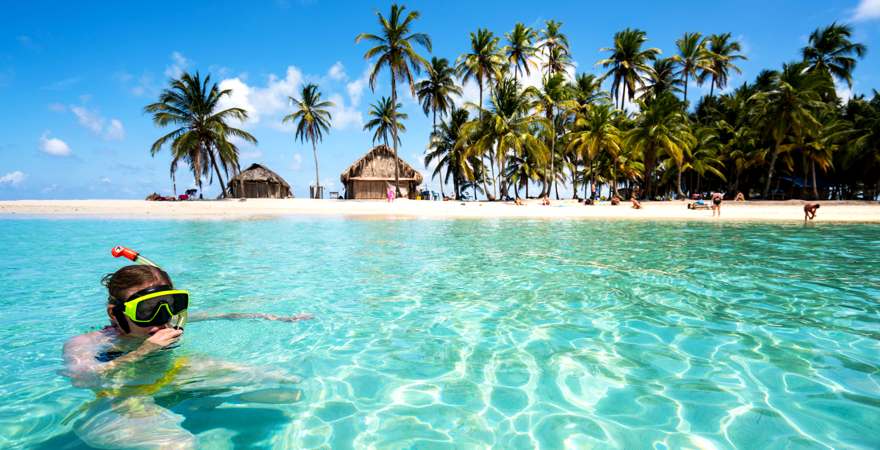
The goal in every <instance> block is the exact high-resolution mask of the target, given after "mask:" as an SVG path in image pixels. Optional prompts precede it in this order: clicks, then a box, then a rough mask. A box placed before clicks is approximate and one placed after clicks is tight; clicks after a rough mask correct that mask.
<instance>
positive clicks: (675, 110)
mask: <svg viewBox="0 0 880 450" xmlns="http://www.w3.org/2000/svg"><path fill="white" fill-rule="evenodd" d="M682 106H683V105H682V103H681V102H680V101H679V100H678V99H677V98H676V97H675V96H674V95H672V94H671V93H666V94H664V95H662V96H660V97H657V98H655V99H653V100H652V101H651V102H650V103H645V102H640V108H641V111H642V112H641V114H640V115H639V117H638V118H637V119H636V123H635V127H634V128H633V129H632V130H630V131H629V132H628V133H627V134H626V139H625V140H626V145H627V146H630V147H632V148H633V149H634V150H636V151H638V152H639V153H641V154H642V155H644V158H645V192H646V194H647V195H648V198H653V196H654V183H653V171H654V165H655V163H656V161H657V157H658V156H663V155H666V156H668V157H669V158H670V159H672V160H673V161H674V162H675V165H676V166H677V168H678V181H677V183H676V192H677V193H678V195H680V196H684V192H682V190H681V172H682V167H683V166H684V161H685V157H686V156H687V154H688V152H689V151H690V149H691V148H692V147H693V146H694V144H695V142H694V136H693V134H691V130H690V126H689V124H688V118H687V115H686V114H685V113H684V110H683V108H682Z"/></svg>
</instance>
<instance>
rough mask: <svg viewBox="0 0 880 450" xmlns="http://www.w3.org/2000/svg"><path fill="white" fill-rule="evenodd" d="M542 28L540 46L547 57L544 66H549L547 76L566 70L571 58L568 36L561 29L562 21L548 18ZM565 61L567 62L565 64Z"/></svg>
mask: <svg viewBox="0 0 880 450" xmlns="http://www.w3.org/2000/svg"><path fill="white" fill-rule="evenodd" d="M544 25H545V28H544V29H543V30H541V45H540V48H541V50H542V51H543V53H544V55H545V56H546V58H547V61H546V62H545V65H544V67H546V68H547V76H550V75H552V74H554V73H559V72H561V71H562V70H565V66H566V65H570V64H569V63H567V61H568V58H569V53H570V52H569V46H568V37H567V36H566V35H565V34H563V33H562V31H560V30H561V29H562V22H557V21H555V20H548V21H547V22H545V23H544ZM563 62H565V64H563Z"/></svg>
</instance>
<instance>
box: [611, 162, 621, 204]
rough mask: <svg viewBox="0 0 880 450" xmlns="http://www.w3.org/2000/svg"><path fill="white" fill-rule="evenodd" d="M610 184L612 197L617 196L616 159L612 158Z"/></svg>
mask: <svg viewBox="0 0 880 450" xmlns="http://www.w3.org/2000/svg"><path fill="white" fill-rule="evenodd" d="M611 183H612V185H611V189H613V190H614V195H617V158H614V167H612V168H611ZM618 197H619V195H618Z"/></svg>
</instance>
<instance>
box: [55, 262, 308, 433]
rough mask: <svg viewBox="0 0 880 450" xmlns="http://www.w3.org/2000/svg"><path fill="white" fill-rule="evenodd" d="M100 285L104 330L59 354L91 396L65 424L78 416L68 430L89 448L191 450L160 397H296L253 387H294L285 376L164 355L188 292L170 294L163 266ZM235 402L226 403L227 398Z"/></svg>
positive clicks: (179, 325) (129, 270)
mask: <svg viewBox="0 0 880 450" xmlns="http://www.w3.org/2000/svg"><path fill="white" fill-rule="evenodd" d="M102 284H103V285H104V286H105V287H106V288H107V291H108V294H109V300H108V302H107V304H106V312H107V316H108V318H109V320H110V325H108V326H106V327H104V328H102V329H100V330H98V331H94V332H91V333H86V334H82V335H79V336H76V337H73V338H71V339H69V340H68V341H67V342H66V343H65V344H64V349H63V355H64V362H65V374H66V375H67V376H68V377H69V378H70V379H71V381H72V383H73V385H74V386H77V387H83V388H89V389H92V390H93V391H95V397H96V398H95V400H93V401H92V402H89V403H86V404H85V405H83V406H82V407H81V408H80V409H79V410H77V411H75V412H74V413H73V414H72V415H71V416H68V418H67V419H65V422H67V421H70V420H73V419H74V418H76V419H77V420H76V422H75V424H74V431H75V433H76V434H77V435H78V436H79V437H80V438H81V439H82V440H83V441H84V442H86V443H87V444H88V445H90V446H93V447H98V448H117V447H125V448H195V447H196V446H197V442H196V438H195V436H194V435H193V434H192V433H190V432H189V431H187V430H186V429H184V428H183V427H182V426H181V423H182V422H183V420H184V417H183V416H180V415H178V414H176V413H174V412H172V411H170V410H169V409H167V408H166V407H163V406H159V404H157V402H156V400H158V399H159V398H160V397H159V396H160V395H161V394H162V393H165V395H166V396H170V398H172V399H178V400H177V401H180V399H181V398H186V397H187V396H190V397H193V396H198V395H203V396H210V395H215V394H216V393H217V392H218V389H221V390H222V392H224V393H228V394H235V395H239V396H240V398H242V399H245V398H247V400H248V401H252V402H257V403H261V402H265V403H279V402H282V403H283V402H291V401H296V400H298V399H299V396H300V391H297V390H294V389H291V388H274V389H262V390H260V389H256V390H255V389H254V388H253V386H255V385H259V384H261V383H262V384H266V383H270V384H279V383H280V384H283V385H290V384H292V383H296V382H297V379H296V378H295V377H292V376H290V375H286V374H284V373H280V372H277V371H274V370H267V369H265V368H260V369H257V368H251V367H246V366H240V365H236V364H232V363H228V362H220V361H214V360H210V359H207V358H201V359H197V358H194V357H186V356H181V357H175V356H174V355H173V352H172V351H170V350H171V348H172V347H174V346H175V344H178V343H179V342H180V339H181V337H182V336H183V334H184V329H183V325H184V323H185V321H186V318H187V311H186V310H187V307H188V303H189V295H188V293H187V292H186V291H182V290H177V289H174V288H173V283H172V282H171V278H170V277H169V276H168V274H167V273H166V272H165V271H163V270H162V269H160V268H158V267H154V266H150V265H130V266H125V267H122V268H121V269H119V270H117V271H116V272H114V273H112V274H108V275H106V276H105V277H104V278H103V279H102ZM308 318H310V317H309V316H308V315H297V316H292V317H279V316H275V315H270V314H243V313H238V314H220V315H201V316H199V315H193V316H192V317H189V321H190V322H196V321H200V320H215V319H265V320H273V321H282V322H295V321H298V320H303V319H308ZM199 392H201V394H199ZM187 393H188V394H187ZM212 393H214V394H212ZM224 395H226V394H224ZM234 397H235V396H234V395H229V396H228V397H225V398H228V399H229V401H232V400H234ZM162 403H163V404H166V403H168V401H167V400H163V401H162Z"/></svg>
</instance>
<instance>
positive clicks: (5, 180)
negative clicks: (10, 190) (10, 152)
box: [0, 170, 27, 186]
mask: <svg viewBox="0 0 880 450" xmlns="http://www.w3.org/2000/svg"><path fill="white" fill-rule="evenodd" d="M25 178H27V175H25V174H24V172H22V171H20V170H16V171H15V172H9V173H7V174H6V175H3V176H2V177H0V185H4V184H5V185H9V186H18V185H19V184H21V182H22V181H24V179H25Z"/></svg>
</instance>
